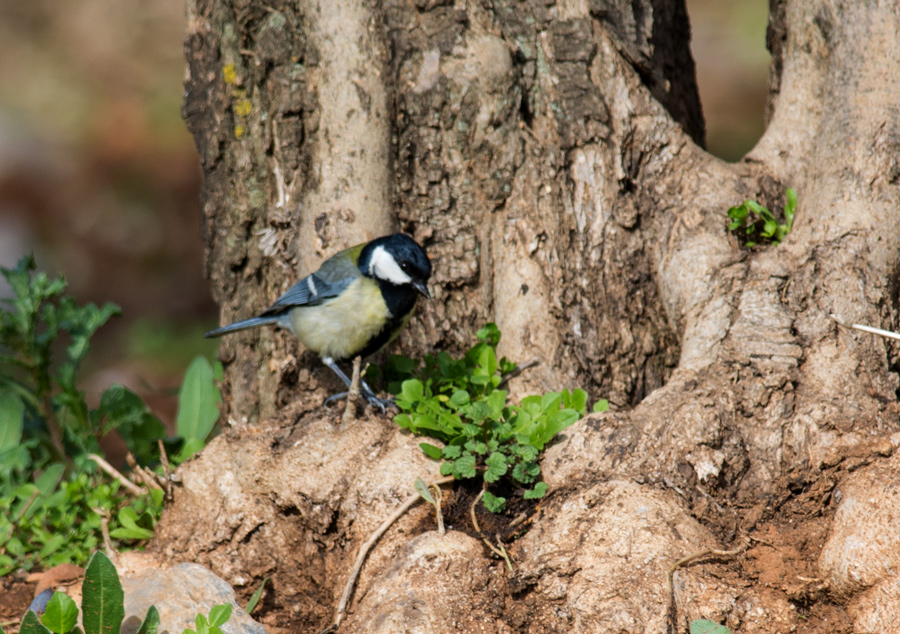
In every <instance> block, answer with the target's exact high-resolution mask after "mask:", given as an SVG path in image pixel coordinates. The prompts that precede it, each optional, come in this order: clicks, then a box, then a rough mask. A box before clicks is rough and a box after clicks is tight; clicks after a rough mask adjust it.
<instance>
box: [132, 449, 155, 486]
mask: <svg viewBox="0 0 900 634" xmlns="http://www.w3.org/2000/svg"><path fill="white" fill-rule="evenodd" d="M125 462H127V463H128V466H129V467H131V470H132V471H133V472H134V474H135V475H136V476H137V477H138V479H140V481H141V482H143V483H144V486H146V487H147V488H148V489H159V490H160V491H161V490H162V486H161V485H160V484H159V482H157V481H156V477H155V476H156V474H155V473H153V472H152V471H150V472H148V471H147V469H144V468H143V467H142V466H141V465H139V464H138V463H137V460H135V459H134V456H133V455H131V452H130V451H129V452H128V453H127V454H125Z"/></svg>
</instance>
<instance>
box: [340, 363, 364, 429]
mask: <svg viewBox="0 0 900 634" xmlns="http://www.w3.org/2000/svg"><path fill="white" fill-rule="evenodd" d="M361 363H362V357H356V358H355V359H353V374H352V375H350V391H349V392H347V406H346V407H345V408H344V415H343V416H341V425H349V424H350V423H352V422H353V421H354V420H356V399H358V398H359V366H360V364H361Z"/></svg>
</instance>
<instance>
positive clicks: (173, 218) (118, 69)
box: [0, 0, 769, 423]
mask: <svg viewBox="0 0 900 634" xmlns="http://www.w3.org/2000/svg"><path fill="white" fill-rule="evenodd" d="M767 5H768V3H767V2H766V0H689V1H688V11H689V13H690V17H691V21H692V24H693V42H694V43H693V50H694V58H695V60H696V63H697V72H698V79H699V83H700V92H701V98H702V101H703V107H704V113H705V115H706V119H707V126H708V134H707V140H708V145H709V149H710V150H711V151H712V152H713V153H714V154H716V155H717V156H720V157H722V158H724V159H726V160H731V161H733V160H738V159H739V158H740V157H741V156H742V155H743V154H744V153H745V152H746V151H748V150H749V149H750V148H751V147H752V146H753V144H754V143H755V142H756V140H757V139H758V138H759V136H760V134H761V133H762V130H763V110H764V105H765V86H766V77H767V72H768V63H769V56H768V53H767V51H766V49H765V27H766V18H767V10H768V6H767ZM184 25H185V15H184V6H183V3H182V0H152V1H149V2H148V1H142V2H139V1H137V0H67V1H66V2H59V0H27V1H25V2H23V1H22V0H0V266H4V267H12V266H14V265H15V263H16V262H17V261H18V260H19V258H21V257H22V256H23V255H25V254H27V253H29V252H33V253H34V255H35V257H36V259H37V264H38V268H39V270H44V271H47V272H48V273H50V274H51V275H60V274H62V275H65V277H66V279H67V280H68V282H69V292H70V293H71V294H72V295H74V296H75V298H76V300H77V301H78V302H79V303H85V302H94V303H97V304H102V303H105V302H114V303H116V304H118V305H119V306H121V308H122V311H123V315H122V316H121V317H118V318H115V319H113V321H112V322H111V323H110V324H108V325H107V326H105V327H104V328H103V329H101V331H100V332H99V333H98V335H97V337H96V338H95V344H94V347H93V350H92V352H91V353H90V354H89V355H88V358H87V361H86V367H85V370H86V371H87V372H86V376H87V380H86V384H84V385H83V386H82V387H83V388H84V389H86V390H87V391H88V394H89V395H90V394H97V393H99V392H100V391H102V390H103V389H104V388H106V387H107V386H108V385H109V384H110V383H113V382H117V383H122V384H124V385H126V386H128V387H129V388H131V389H133V390H135V391H136V392H138V393H139V394H141V395H142V396H144V398H145V399H146V400H147V402H148V403H149V404H150V406H151V408H152V409H153V410H154V412H155V413H156V414H157V415H158V416H160V417H161V418H162V419H163V420H164V421H165V422H167V423H171V421H172V419H173V417H174V413H175V407H176V399H175V390H176V389H177V386H178V385H179V384H180V381H181V377H182V374H183V373H184V370H185V369H186V367H187V364H188V363H189V361H190V360H191V359H192V358H193V357H194V355H196V354H198V353H200V354H205V355H208V356H209V357H210V358H213V357H214V356H215V351H216V345H217V344H216V342H214V341H207V340H205V339H203V337H202V333H203V332H204V331H205V330H206V329H208V328H210V327H212V326H213V325H214V324H216V323H217V310H216V306H215V304H214V303H213V302H212V300H211V298H210V293H209V290H208V287H207V283H206V280H205V278H204V275H203V251H202V248H203V247H202V243H201V239H200V211H199V203H198V192H199V186H200V173H199V167H198V163H197V159H196V156H195V153H194V146H193V142H192V140H191V137H190V135H189V134H188V132H187V130H186V128H185V126H184V123H183V122H182V120H181V100H182V78H183V76H184V60H183V57H182V40H183V35H184ZM0 284H2V282H0ZM8 294H9V293H8V289H7V288H6V287H5V286H0V297H6V296H8Z"/></svg>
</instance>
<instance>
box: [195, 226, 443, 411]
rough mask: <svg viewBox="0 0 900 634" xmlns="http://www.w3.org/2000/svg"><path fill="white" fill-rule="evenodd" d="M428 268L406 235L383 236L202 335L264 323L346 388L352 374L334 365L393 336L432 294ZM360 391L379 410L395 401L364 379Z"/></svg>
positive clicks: (376, 348)
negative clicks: (252, 313) (258, 309)
mask: <svg viewBox="0 0 900 634" xmlns="http://www.w3.org/2000/svg"><path fill="white" fill-rule="evenodd" d="M431 270H432V267H431V260H430V259H429V258H428V254H427V253H425V250H424V249H423V248H422V247H421V246H419V244H418V243H417V242H416V241H415V240H413V239H412V238H411V237H409V236H408V235H406V234H404V233H394V234H391V235H387V236H382V237H380V238H376V239H374V240H372V241H370V242H364V243H362V244H358V245H356V246H354V247H350V248H349V249H344V250H343V251H341V252H339V253H336V254H335V255H333V256H331V257H330V258H328V259H327V260H325V261H324V262H323V263H322V266H321V267H319V270H318V271H316V272H314V273H311V274H309V275H307V276H306V277H304V278H303V279H301V280H300V281H299V282H297V283H296V284H294V285H293V286H292V287H290V288H289V289H288V290H287V291H286V292H285V293H284V294H283V295H282V296H281V297H279V298H278V299H277V300H275V303H274V304H272V305H271V306H270V307H269V308H267V309H266V310H264V311H263V312H262V313H261V314H259V315H258V316H256V317H250V318H249V319H243V320H241V321H237V322H234V323H232V324H229V325H227V326H222V327H221V328H217V329H216V330H211V331H210V332H207V333H206V334H205V335H204V336H205V337H220V336H222V335H226V334H229V333H233V332H238V331H240V330H246V329H248V328H257V327H259V326H265V325H275V326H279V327H281V328H285V329H287V330H289V331H291V332H292V333H293V334H294V336H296V337H297V339H299V340H300V343H302V344H303V345H304V346H305V347H306V348H307V349H308V350H312V351H313V352H315V353H316V354H318V355H319V357H321V359H322V362H323V363H324V364H325V365H326V366H328V367H329V368H331V370H332V371H333V372H334V373H335V374H337V375H338V377H340V379H341V380H342V381H343V382H344V384H345V385H346V386H347V388H348V389H350V379H349V378H348V377H347V375H346V374H345V373H344V371H343V370H341V368H340V367H339V366H338V362H339V361H344V360H347V359H353V358H355V357H358V356H359V357H364V358H365V357H368V356H370V355H372V354H375V353H376V352H378V351H379V350H381V349H382V348H384V347H385V346H386V345H387V344H389V343H390V342H391V341H393V340H394V339H395V338H396V337H397V335H399V334H400V331H401V330H403V328H404V327H405V326H406V324H407V323H408V322H409V319H410V317H412V314H413V312H414V310H415V308H416V302H417V300H418V297H419V296H420V295H421V296H423V297H425V298H427V299H431V293H429V291H428V286H427V283H428V280H429V278H430V277H431ZM360 391H361V392H362V394H363V396H364V397H365V398H366V400H367V401H368V402H369V403H370V404H372V405H373V406H376V407H379V408H380V409H381V411H382V413H384V412H385V406H386V405H390V404H392V403H393V402H392V401H391V400H386V399H380V398H378V397H377V396H376V395H375V393H374V391H373V390H372V388H371V387H369V385H368V384H367V383H366V382H365V381H361V390H360ZM345 394H346V393H341V394H335V395H334V396H332V397H331V398H329V399H328V400H329V401H330V400H333V399H335V398H340V397H342V396H344V395H345Z"/></svg>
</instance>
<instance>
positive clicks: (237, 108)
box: [231, 99, 253, 117]
mask: <svg viewBox="0 0 900 634" xmlns="http://www.w3.org/2000/svg"><path fill="white" fill-rule="evenodd" d="M231 109H232V110H234V114H236V115H237V116H239V117H246V116H247V115H249V114H250V113H251V112H252V111H253V104H252V103H250V101H248V100H247V99H239V100H237V101H235V102H234V105H233V106H232V107H231Z"/></svg>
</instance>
